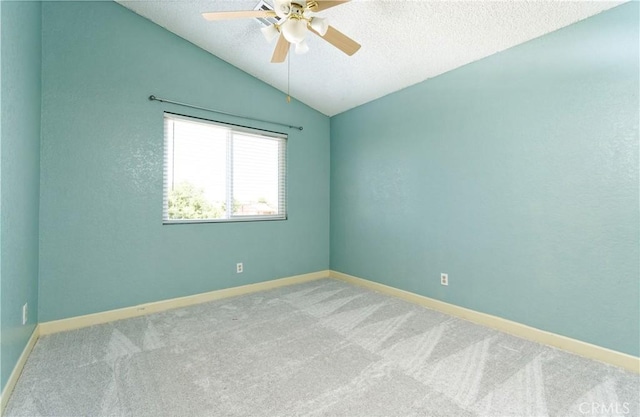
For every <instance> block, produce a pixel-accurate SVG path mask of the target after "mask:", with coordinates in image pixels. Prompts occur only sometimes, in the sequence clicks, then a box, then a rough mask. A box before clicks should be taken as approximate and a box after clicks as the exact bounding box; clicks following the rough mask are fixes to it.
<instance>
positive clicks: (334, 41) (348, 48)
mask: <svg viewBox="0 0 640 417" xmlns="http://www.w3.org/2000/svg"><path fill="white" fill-rule="evenodd" d="M309 30H310V31H311V32H313V33H315V34H316V35H318V36H320V37H321V38H322V39H324V40H325V41H327V42H329V43H330V44H331V45H333V46H335V47H336V48H338V49H339V50H341V51H342V52H344V53H345V54H347V55H349V56H351V55H353V54H355V53H356V52H358V49H360V46H361V45H360V44H359V43H358V42H356V41H354V40H353V39H351V38H350V37H348V36H347V35H345V34H344V33H342V32H340V31H339V30H338V29H336V28H334V27H333V26H329V29H327V33H325V34H324V36H322V35H320V34H319V33H318V32H316V31H315V30H313V29H312V28H309Z"/></svg>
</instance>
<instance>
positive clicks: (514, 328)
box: [329, 270, 640, 373]
mask: <svg viewBox="0 0 640 417" xmlns="http://www.w3.org/2000/svg"><path fill="white" fill-rule="evenodd" d="M329 276H330V277H331V278H334V279H339V280H342V281H345V282H348V283H350V284H355V285H360V286H363V287H366V288H369V289H372V290H374V291H378V292H381V293H383V294H387V295H391V296H393V297H398V298H401V299H403V300H406V301H409V302H411V303H415V304H420V305H422V306H425V307H428V308H431V309H433V310H437V311H440V312H443V313H445V314H449V315H452V316H456V317H460V318H462V319H465V320H469V321H472V322H474V323H478V324H481V325H483V326H487V327H492V328H494V329H497V330H500V331H503V332H505V333H509V334H512V335H514V336H518V337H522V338H523V339H528V340H532V341H534V342H538V343H542V344H545V345H549V346H553V347H556V348H559V349H562V350H566V351H568V352H571V353H575V354H577V355H580V356H584V357H587V358H590V359H595V360H598V361H601V362H605V363H608V364H611V365H614V366H618V367H621V368H625V369H628V370H630V371H634V372H637V373H640V358H638V357H636V356H632V355H628V354H626V353H622V352H617V351H615V350H611V349H607V348H604V347H601V346H597V345H592V344H591V343H587V342H582V341H580V340H576V339H572V338H570V337H566V336H561V335H559V334H555V333H551V332H547V331H544V330H540V329H536V328H535V327H530V326H527V325H525V324H521V323H518V322H515V321H510V320H506V319H503V318H500V317H496V316H492V315H490V314H485V313H480V312H478V311H475V310H470V309H467V308H464V307H458V306H456V305H453V304H449V303H445V302H443V301H439V300H435V299H433V298H429V297H425V296H423V295H418V294H414V293H412V292H409V291H404V290H400V289H397V288H394V287H390V286H388V285H384V284H379V283H377V282H373V281H369V280H366V279H363V278H358V277H354V276H352V275H347V274H344V273H342V272H338V271H333V270H332V271H330V273H329Z"/></svg>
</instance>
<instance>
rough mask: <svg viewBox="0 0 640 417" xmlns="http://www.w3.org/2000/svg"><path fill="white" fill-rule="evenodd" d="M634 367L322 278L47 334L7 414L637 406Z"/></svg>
mask: <svg viewBox="0 0 640 417" xmlns="http://www.w3.org/2000/svg"><path fill="white" fill-rule="evenodd" d="M639 388H640V385H639V377H638V375H636V374H632V373H630V372H625V371H623V370H621V369H618V368H615V367H611V366H608V365H605V364H602V363H599V362H595V361H591V360H588V359H584V358H581V357H578V356H575V355H572V354H569V353H566V352H563V351H560V350H556V349H553V348H550V347H546V346H543V345H539V344H536V343H532V342H529V341H526V340H522V339H519V338H516V337H512V336H509V335H506V334H503V333H500V332H498V331H495V330H492V329H488V328H485V327H482V326H478V325H475V324H472V323H469V322H466V321H463V320H459V319H456V318H453V317H450V316H446V315H444V314H440V313H438V312H435V311H432V310H428V309H425V308H423V307H420V306H417V305H413V304H410V303H407V302H404V301H402V300H398V299H395V298H391V297H388V296H385V295H381V294H378V293H375V292H372V291H369V290H366V289H363V288H359V287H354V286H351V285H348V284H345V283H343V282H340V281H335V280H330V279H324V280H319V281H314V282H309V283H306V284H301V285H296V286H290V287H285V288H280V289H276V290H272V291H267V292H262V293H256V294H251V295H247V296H242V297H238V298H230V299H224V300H219V301H216V302H211V303H206V304H201V305H197V306H193V307H189V308H183V309H179V310H172V311H167V312H164V313H158V314H153V315H149V316H145V317H139V318H134V319H128V320H122V321H118V322H114V323H110V324H104V325H98V326H93V327H89V328H85V329H80V330H75V331H71V332H66V333H58V334H54V335H50V336H44V337H42V338H41V339H40V340H39V341H38V343H37V344H36V346H35V348H34V350H33V353H32V354H31V357H30V358H29V360H28V362H27V364H26V366H25V369H24V372H23V374H22V376H21V378H20V380H19V382H18V384H17V386H16V389H15V391H14V393H13V396H12V398H11V399H10V401H9V404H8V406H7V410H6V415H7V416H136V417H139V416H153V417H157V416H363V417H364V416H366V417H373V416H430V417H438V416H442V417H466V416H495V417H499V416H518V417H520V416H541V417H542V416H562V417H565V416H567V417H568V416H589V417H593V416H625V417H626V416H638V415H640V407H639V404H638V401H639V396H638V391H639Z"/></svg>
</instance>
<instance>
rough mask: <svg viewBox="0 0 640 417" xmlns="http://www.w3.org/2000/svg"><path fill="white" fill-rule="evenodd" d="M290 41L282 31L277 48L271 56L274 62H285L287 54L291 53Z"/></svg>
mask: <svg viewBox="0 0 640 417" xmlns="http://www.w3.org/2000/svg"><path fill="white" fill-rule="evenodd" d="M289 46H290V44H289V41H287V40H286V39H285V38H284V35H283V34H282V33H281V34H280V37H279V38H278V43H277V44H276V49H275V50H274V51H273V56H272V57H271V62H272V63H274V64H275V63H279V62H284V60H285V59H286V58H287V54H288V53H289Z"/></svg>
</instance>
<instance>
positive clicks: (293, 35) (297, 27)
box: [280, 19, 307, 44]
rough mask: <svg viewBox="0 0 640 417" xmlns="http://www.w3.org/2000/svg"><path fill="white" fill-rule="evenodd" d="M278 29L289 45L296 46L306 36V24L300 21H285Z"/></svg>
mask: <svg viewBox="0 0 640 417" xmlns="http://www.w3.org/2000/svg"><path fill="white" fill-rule="evenodd" d="M280 29H281V30H282V34H283V35H284V38H285V39H286V40H288V41H289V42H290V43H293V44H298V43H300V42H302V41H303V40H304V38H305V36H306V35H307V22H306V21H304V20H302V19H287V21H286V22H284V23H283V24H282V26H281V27H280Z"/></svg>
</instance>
